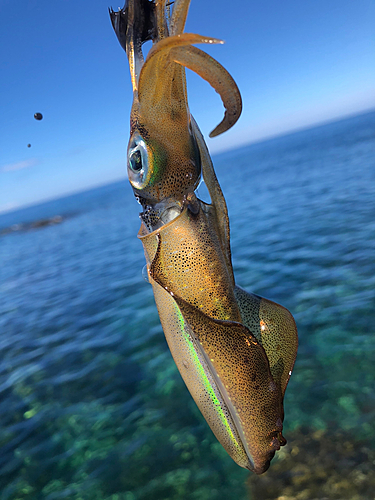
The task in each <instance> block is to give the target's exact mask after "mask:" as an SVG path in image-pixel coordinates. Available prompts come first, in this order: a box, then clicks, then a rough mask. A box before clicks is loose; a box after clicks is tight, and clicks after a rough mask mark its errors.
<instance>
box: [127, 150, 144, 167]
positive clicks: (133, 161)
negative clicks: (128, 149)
mask: <svg viewBox="0 0 375 500" xmlns="http://www.w3.org/2000/svg"><path fill="white" fill-rule="evenodd" d="M129 163H130V168H131V169H132V170H133V171H134V172H139V171H140V170H142V155H141V152H140V151H139V150H138V149H136V150H135V151H133V152H132V154H131V155H130V158H129Z"/></svg>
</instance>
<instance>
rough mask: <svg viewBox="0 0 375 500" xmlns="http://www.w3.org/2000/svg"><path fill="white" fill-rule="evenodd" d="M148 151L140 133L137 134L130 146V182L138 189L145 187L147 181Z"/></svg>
mask: <svg viewBox="0 0 375 500" xmlns="http://www.w3.org/2000/svg"><path fill="white" fill-rule="evenodd" d="M147 174H148V151H147V146H146V144H145V142H144V140H143V139H142V137H141V136H140V135H139V134H135V135H134V136H133V137H132V138H131V139H130V143H129V147H128V176H129V181H130V184H131V185H132V186H133V187H134V188H137V189H143V188H144V187H145V184H146V182H147Z"/></svg>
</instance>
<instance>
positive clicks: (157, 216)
mask: <svg viewBox="0 0 375 500" xmlns="http://www.w3.org/2000/svg"><path fill="white" fill-rule="evenodd" d="M189 1H190V0H176V1H175V3H174V6H173V11H172V13H170V12H169V10H168V9H169V7H168V6H167V2H166V0H161V1H157V2H156V3H153V2H149V1H148V0H127V2H126V4H125V7H124V9H122V11H119V12H118V13H114V12H113V11H112V12H111V20H112V24H113V26H114V28H115V31H116V34H117V36H118V38H119V40H120V43H121V44H122V45H123V47H124V48H125V50H126V52H127V55H128V59H129V63H130V70H131V78H132V84H133V91H134V95H133V107H132V113H131V137H130V141H129V147H128V173H129V180H130V183H131V185H132V187H133V190H134V193H135V195H136V197H137V198H138V201H139V202H140V203H141V205H142V206H143V212H142V213H141V219H142V224H141V228H140V231H139V234H138V237H139V238H140V240H141V242H142V244H143V248H144V252H145V256H146V262H147V270H148V275H149V280H150V283H151V284H152V287H153V291H154V296H155V301H156V305H157V308H158V312H159V316H160V320H161V324H162V327H163V330H164V333H165V336H166V340H167V343H168V346H169V348H170V351H171V353H172V356H173V358H174V361H175V363H176V365H177V368H178V370H179V371H180V373H181V376H182V378H183V380H184V381H185V384H186V386H187V387H188V389H189V391H190V393H191V395H192V397H193V398H194V400H195V402H196V404H197V405H198V407H199V409H200V411H201V412H202V414H203V416H204V418H205V419H206V421H207V423H208V424H209V426H210V427H211V429H212V431H213V432H214V434H215V436H216V437H217V439H218V440H219V442H220V443H221V444H222V445H223V447H224V448H225V449H226V451H227V452H228V454H229V455H230V456H231V457H232V458H233V460H234V461H235V462H236V463H237V464H238V465H240V466H241V467H245V468H247V469H249V470H251V471H253V472H255V473H257V474H261V473H263V472H265V471H266V470H267V469H268V467H269V464H270V461H271V459H272V457H273V456H274V454H275V452H276V451H277V450H278V449H279V448H280V446H283V445H284V444H285V443H286V440H285V438H284V437H283V435H282V429H283V419H284V410H283V398H284V393H285V389H286V386H287V384H288V381H289V378H290V375H291V373H292V369H293V366H294V361H295V357H296V353H297V346H298V338H297V329H296V325H295V322H294V319H293V317H292V315H291V314H290V312H289V311H288V310H287V309H285V308H284V307H282V306H280V305H278V304H276V303H274V302H272V301H269V300H267V299H264V298H262V297H259V296H257V295H254V294H250V293H248V292H246V291H245V290H243V289H242V288H240V287H238V286H236V284H235V280H234V275H233V269H232V263H231V249H230V238H229V219H228V213H227V207H226V203H225V199H224V196H223V193H222V191H221V188H220V185H219V183H218V181H217V178H216V175H215V172H214V169H213V165H212V162H211V159H210V155H209V153H208V150H207V147H206V144H205V142H204V139H203V136H202V134H201V132H200V130H199V128H198V126H197V124H196V123H195V121H194V119H193V117H192V116H191V115H190V112H189V108H188V103H187V91H186V83H185V67H189V68H190V69H192V70H193V71H196V72H197V73H198V74H199V75H201V76H202V77H203V78H205V79H206V80H207V81H208V82H209V83H210V84H211V85H212V86H213V87H214V88H215V89H216V90H217V91H218V92H219V94H220V96H221V98H222V100H223V103H224V107H225V109H226V112H225V116H224V119H223V120H222V122H221V123H220V124H219V125H218V126H217V127H216V128H215V129H214V131H213V132H212V134H211V135H213V136H215V135H218V134H220V133H222V132H224V131H225V130H227V129H228V128H230V127H231V126H233V124H234V123H235V122H236V121H237V119H238V117H239V115H240V112H241V97H240V94H239V91H238V88H237V86H236V84H235V82H234V80H233V79H232V77H231V76H230V75H229V73H228V72H227V71H226V70H225V69H224V68H223V67H222V66H221V65H220V64H219V63H218V62H217V61H215V60H214V59H213V58H211V57H210V56H208V55H207V54H205V53H204V52H202V51H201V50H199V49H197V48H196V47H193V46H192V45H191V44H192V43H217V42H218V40H215V39H211V38H207V37H202V36H200V35H195V34H189V33H183V29H184V25H185V20H186V15H187V11H188V7H189ZM147 39H152V40H153V47H152V48H151V50H150V52H149V53H148V55H147V58H146V61H143V55H142V52H141V46H142V43H144V41H146V40H147ZM201 175H202V176H203V178H204V181H205V183H206V185H207V188H208V191H209V193H210V197H211V203H210V204H206V203H204V202H202V201H201V200H199V199H198V198H197V197H196V195H195V192H194V191H195V189H196V187H197V185H198V183H199V181H200V178H201Z"/></svg>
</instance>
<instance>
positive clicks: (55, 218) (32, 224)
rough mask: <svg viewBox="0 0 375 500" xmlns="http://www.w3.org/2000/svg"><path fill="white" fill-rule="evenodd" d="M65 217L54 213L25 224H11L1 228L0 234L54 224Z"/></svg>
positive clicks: (60, 221)
mask: <svg viewBox="0 0 375 500" xmlns="http://www.w3.org/2000/svg"><path fill="white" fill-rule="evenodd" d="M65 219H66V217H63V216H62V215H54V216H53V217H48V218H46V219H37V220H35V221H32V222H29V223H27V224H22V223H21V224H13V225H12V226H9V227H6V228H4V229H1V230H0V235H1V236H5V235H7V234H12V233H15V232H18V231H31V230H33V229H40V228H43V227H48V226H55V225H56V224H61V223H62V222H63V221H64V220H65Z"/></svg>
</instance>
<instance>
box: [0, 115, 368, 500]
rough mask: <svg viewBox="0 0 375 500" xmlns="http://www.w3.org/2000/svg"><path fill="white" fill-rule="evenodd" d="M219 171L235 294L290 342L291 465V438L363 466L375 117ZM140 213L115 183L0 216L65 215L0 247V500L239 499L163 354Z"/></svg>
mask: <svg viewBox="0 0 375 500" xmlns="http://www.w3.org/2000/svg"><path fill="white" fill-rule="evenodd" d="M214 164H215V168H216V171H217V174H218V177H219V180H220V182H221V185H222V187H223V190H224V194H225V196H226V199H227V202H228V207H229V215H230V221H231V232H232V234H231V236H232V254H233V264H234V269H235V275H236V281H237V283H238V284H240V285H241V286H242V287H244V288H247V289H248V290H250V291H253V292H256V293H258V294H260V295H263V296H266V297H268V298H270V299H273V300H275V301H277V302H280V303H281V304H283V305H284V306H286V307H288V309H290V310H291V311H292V313H293V314H294V316H295V318H296V321H297V325H298V328H299V336H300V348H299V353H298V357H297V363H296V366H295V370H294V373H293V376H292V379H291V382H290V385H289V387H288V390H287V393H286V401H285V411H286V418H285V435H286V437H287V439H288V438H289V445H288V447H287V448H286V453H287V454H289V456H291V453H292V452H293V450H296V449H297V447H298V446H299V443H298V441H297V434H295V433H297V432H299V431H300V430H301V429H302V430H303V432H304V433H305V434H306V433H308V434H310V433H311V434H314V433H315V434H314V435H317V434H316V433H317V432H318V433H319V432H320V433H325V434H324V436H325V439H326V440H327V439H328V440H331V441H332V442H335V440H338V439H339V438H338V436H341V434H340V433H346V434H345V435H347V436H351V439H352V441H351V446H352V447H353V449H354V450H355V449H356V443H358V447H360V446H362V445H360V444H359V443H362V442H363V440H367V442H368V443H369V446H370V447H372V448H373V449H374V445H373V443H374V442H375V391H374V387H375V383H374V382H375V368H374V366H375V337H374V329H375V327H374V325H375V113H369V114H366V115H362V116H359V117H354V118H351V119H348V120H344V121H341V122H337V123H333V124H329V125H324V126H321V127H317V128H314V129H311V130H307V131H302V132H299V133H295V134H291V135H289V136H285V137H280V138H276V139H273V140H270V141H267V142H263V143H260V144H255V145H251V146H248V147H245V148H242V149H238V150H235V151H231V152H227V153H224V154H221V155H219V156H217V157H214ZM137 212H138V205H137V204H136V203H135V201H134V198H133V195H132V193H131V189H130V187H129V186H128V185H127V183H125V182H123V183H118V184H114V185H111V186H106V187H103V188H100V189H96V190H93V191H90V192H87V193H81V194H78V195H74V196H71V197H68V198H64V199H61V200H55V201H53V202H49V203H47V204H43V205H39V206H38V207H33V208H32V209H31V208H30V209H27V210H21V211H18V212H14V213H12V214H4V215H3V216H1V217H0V230H1V229H2V228H5V227H8V226H11V225H12V224H19V223H29V222H31V221H32V220H35V219H42V218H48V217H53V216H54V215H57V214H59V215H62V216H66V219H65V220H63V222H62V223H61V224H58V225H53V226H48V227H44V228H41V229H34V230H29V231H23V232H22V231H17V232H14V233H12V234H7V235H4V236H2V237H0V262H1V268H0V277H1V279H0V331H1V335H0V391H1V392H0V445H1V453H0V491H1V492H2V493H1V499H4V500H8V499H12V500H13V499H14V500H15V499H48V500H54V499H62V498H68V499H77V500H78V499H87V500H91V499H111V500H121V499H125V500H133V499H146V498H147V499H180V498H186V499H222V498H251V489H252V484H247V478H248V476H249V474H248V473H247V472H246V471H244V470H242V469H240V468H238V467H237V466H236V465H235V464H234V463H233V462H232V461H231V459H229V457H227V456H226V454H225V452H224V451H223V450H222V449H221V447H220V445H218V444H217V442H216V441H215V439H214V438H213V436H212V434H211V431H210V430H209V428H208V426H207V425H206V423H205V422H204V420H203V419H202V417H201V416H200V413H199V412H198V410H197V409H196V407H195V404H194V403H193V401H192V400H191V397H190V395H189V394H188V392H187V390H186V389H185V387H184V385H183V382H182V380H181V378H180V376H179V374H178V372H177V370H176V368H175V366H174V364H173V361H172V359H171V356H170V354H169V352H168V349H167V346H166V343H165V340H164V336H163V332H162V329H161V327H160V324H159V320H158V316H157V312H156V307H155V305H154V302H153V297H152V290H151V287H150V286H149V285H148V284H147V283H146V282H145V281H144V280H143V279H142V274H141V270H142V267H143V265H144V257H143V251H142V246H141V243H140V242H139V241H138V240H137V238H136V233H137V231H138V226H139V222H138V219H137ZM340 439H341V438H340ZM284 455H285V454H284ZM284 455H282V457H281V458H279V460H278V462H277V464H278V463H280V462H282V460H284ZM366 460H368V459H366V458H363V460H362V461H366ZM370 465H371V464H370ZM275 467H276V466H274V465H273V464H272V465H271V471H272V468H275ZM267 474H269V473H267ZM267 474H266V475H265V476H264V477H266V476H267ZM343 474H344V473H343ZM255 480H257V478H256V479H255ZM251 481H253V479H251ZM311 481H315V476H314V470H313V468H311ZM355 487H356V486H355V484H354V488H355ZM357 490H358V492H359V493H360V487H359V486H358V488H357ZM354 491H356V490H354ZM351 495H352V494H351ZM363 495H364V496H359V497H358V498H367V497H366V494H365V493H364V494H363ZM323 496H324V495H322V498H323ZM326 497H327V498H353V495H352V496H348V497H345V496H343V494H342V495H341V496H334V495H333V494H332V495H331V496H330V495H329V494H328V495H326ZM253 498H271V497H267V496H266V493H264V496H259V494H258V495H257V496H256V497H255V496H254V494H253ZM274 498H277V497H274ZM305 498H310V497H305ZM368 498H370V497H368Z"/></svg>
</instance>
